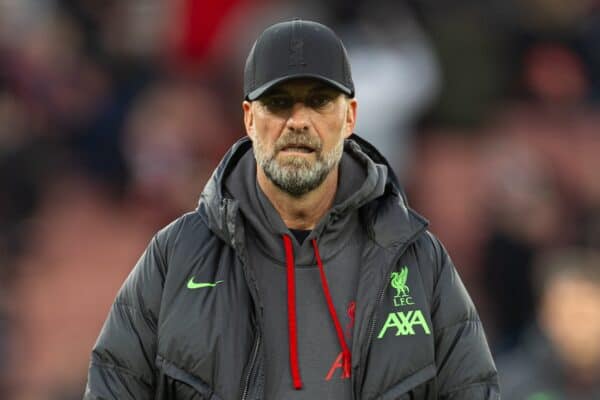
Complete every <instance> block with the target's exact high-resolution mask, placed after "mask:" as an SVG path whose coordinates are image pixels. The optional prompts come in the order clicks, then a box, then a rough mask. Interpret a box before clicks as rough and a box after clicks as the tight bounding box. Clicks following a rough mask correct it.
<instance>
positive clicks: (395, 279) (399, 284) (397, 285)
mask: <svg viewBox="0 0 600 400" xmlns="http://www.w3.org/2000/svg"><path fill="white" fill-rule="evenodd" d="M391 279H392V287H393V288H394V289H396V296H395V297H400V293H402V296H407V295H408V293H409V292H410V289H409V288H408V286H407V285H406V280H407V279H408V267H407V266H406V265H405V266H404V267H402V269H401V270H400V272H392V277H391Z"/></svg>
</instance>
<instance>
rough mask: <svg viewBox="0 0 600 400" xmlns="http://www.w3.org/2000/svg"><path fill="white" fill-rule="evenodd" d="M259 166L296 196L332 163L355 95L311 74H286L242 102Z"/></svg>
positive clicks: (350, 125) (348, 130)
mask: <svg viewBox="0 0 600 400" xmlns="http://www.w3.org/2000/svg"><path fill="white" fill-rule="evenodd" d="M243 109H244V123H245V125H246V132H247V133H248V136H249V137H250V139H251V140H252V142H253V148H254V156H255V158H256V162H257V164H258V166H259V168H261V169H262V171H263V172H264V173H265V175H266V176H267V177H268V178H269V179H270V180H271V181H272V182H273V183H274V184H275V185H276V186H277V187H279V188H280V189H281V190H283V191H285V192H287V193H289V194H291V195H292V196H296V197H299V196H302V195H304V194H306V193H308V192H310V191H312V190H314V189H316V188H317V187H319V185H320V184H321V183H322V182H323V181H324V180H325V178H326V177H327V176H328V175H329V174H330V173H331V172H332V171H333V170H335V169H336V168H337V165H338V163H339V161H340V159H341V157H342V152H343V146H344V139H345V138H347V137H348V136H350V135H351V134H352V130H353V129H354V123H355V117H356V100H354V99H348V98H347V97H346V96H344V95H342V93H341V92H339V91H337V90H336V89H333V88H331V87H330V86H327V85H325V84H323V83H322V82H320V81H317V80H312V79H302V80H292V81H289V82H285V83H282V84H281V85H278V86H276V87H275V88H273V89H271V90H270V91H268V92H267V93H266V94H264V95H263V96H261V97H260V98H259V99H258V100H256V101H253V102H247V101H245V102H244V103H243Z"/></svg>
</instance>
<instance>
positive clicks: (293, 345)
mask: <svg viewBox="0 0 600 400" xmlns="http://www.w3.org/2000/svg"><path fill="white" fill-rule="evenodd" d="M312 245H313V249H314V252H315V258H316V259H317V265H318V266H319V273H320V275H321V286H322V287H323V294H324V295H325V300H326V301H327V307H328V308H329V314H330V315H331V319H332V321H333V324H334V326H335V331H336V333H337V337H338V340H339V342H340V346H341V348H342V365H343V373H342V378H350V376H351V365H352V361H351V353H350V349H349V348H348V344H347V343H346V339H345V338H344V331H343V329H342V325H341V324H340V320H339V318H338V316H337V312H336V311H335V307H334V305H333V300H332V299H331V293H330V291H329V285H328V284H327V277H326V276H325V270H324V268H323V261H321V255H320V254H319V248H318V247H317V240H316V239H312ZM283 246H284V248H285V260H286V269H287V289H288V290H287V295H288V296H287V297H288V298H287V300H288V301H287V304H288V335H289V336H288V339H289V342H288V343H289V350H290V371H291V375H292V382H293V385H294V389H296V390H299V389H302V379H301V377H300V367H299V362H298V327H297V323H296V278H295V265H294V251H293V246H292V240H291V239H290V237H289V236H288V235H283Z"/></svg>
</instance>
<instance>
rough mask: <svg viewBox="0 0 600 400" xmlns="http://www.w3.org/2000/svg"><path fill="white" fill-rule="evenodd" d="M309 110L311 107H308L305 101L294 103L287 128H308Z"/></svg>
mask: <svg viewBox="0 0 600 400" xmlns="http://www.w3.org/2000/svg"><path fill="white" fill-rule="evenodd" d="M309 112H310V110H309V108H308V107H306V106H305V105H304V103H302V102H300V101H297V102H296V103H294V105H293V106H292V109H291V110H290V115H289V118H288V120H287V123H286V126H287V128H288V129H290V130H293V131H305V130H308V125H309V123H310V115H309Z"/></svg>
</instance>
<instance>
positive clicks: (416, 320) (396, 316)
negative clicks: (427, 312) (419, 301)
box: [377, 310, 431, 339]
mask: <svg viewBox="0 0 600 400" xmlns="http://www.w3.org/2000/svg"><path fill="white" fill-rule="evenodd" d="M416 326H420V327H421V328H422V329H423V332H425V334H426V335H431V330H430V329H429V326H428V325H427V320H425V317H424V316H423V312H422V311H421V310H410V311H407V312H403V311H396V312H392V313H389V314H388V317H387V320H386V321H385V324H383V327H382V328H381V331H380V332H379V335H377V339H381V338H382V337H384V336H385V334H386V332H387V330H388V329H389V328H396V336H408V335H415V334H416V333H415V329H414V328H415V327H416Z"/></svg>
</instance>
